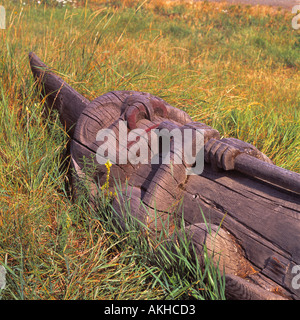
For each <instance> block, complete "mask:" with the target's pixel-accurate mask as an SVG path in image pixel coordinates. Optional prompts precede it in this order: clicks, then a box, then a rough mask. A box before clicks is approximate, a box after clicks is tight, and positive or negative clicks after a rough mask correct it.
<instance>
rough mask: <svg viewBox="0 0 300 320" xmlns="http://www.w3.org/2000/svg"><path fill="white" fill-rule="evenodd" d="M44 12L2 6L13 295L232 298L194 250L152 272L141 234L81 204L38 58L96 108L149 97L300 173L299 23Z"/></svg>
mask: <svg viewBox="0 0 300 320" xmlns="http://www.w3.org/2000/svg"><path fill="white" fill-rule="evenodd" d="M25 2H26V3H27V4H26V5H23V3H25ZM41 2H42V4H40V5H38V4H36V3H35V2H34V1H31V2H30V4H28V1H27V0H26V1H21V2H20V1H2V5H3V6H4V7H5V8H6V24H7V28H6V29H5V30H0V74H1V78H0V79H1V80H0V81H1V82H0V112H1V117H0V262H1V263H2V264H4V265H5V266H6V269H7V273H8V274H7V286H6V288H5V289H4V290H2V291H1V292H0V295H1V297H2V298H3V299H79V298H80V299H157V298H171V299H174V298H183V299H188V298H198V299H201V298H206V299H207V298H209V299H221V298H223V297H224V287H223V286H220V281H217V278H218V275H217V274H216V273H215V272H216V270H215V269H214V268H213V267H212V266H210V265H209V263H208V267H207V269H206V270H205V271H204V273H205V274H204V275H203V272H201V270H199V267H198V266H197V264H195V263H191V262H190V261H189V260H188V259H186V258H185V253H186V252H184V251H185V249H184V246H183V249H182V250H183V253H182V254H178V256H179V260H180V261H179V262H178V261H177V263H176V264H174V263H172V261H171V262H170V261H168V259H165V260H164V259H163V262H162V263H160V264H159V265H156V266H152V265H151V264H150V263H149V261H148V260H147V259H145V256H147V254H145V253H146V252H148V251H147V250H149V248H148V247H147V244H146V243H145V242H143V241H142V240H140V239H139V238H141V237H138V233H137V232H138V231H134V232H131V233H130V232H127V233H124V234H122V235H119V234H117V233H116V232H115V230H113V229H112V228H111V227H110V226H109V221H110V220H109V216H107V214H108V213H107V211H106V210H101V212H94V211H93V210H92V209H91V208H89V207H88V204H87V203H86V201H85V199H84V198H82V199H80V200H79V201H78V202H76V203H73V202H72V201H71V200H70V197H69V187H68V177H67V174H66V170H67V161H64V160H63V157H62V155H63V154H64V152H65V150H66V144H67V138H68V137H67V135H66V133H65V132H64V130H63V128H62V127H61V125H60V123H59V121H58V120H57V117H56V116H51V117H50V118H47V119H45V118H44V117H43V116H42V115H43V107H44V106H43V103H41V102H40V101H39V99H38V95H37V93H36V92H35V90H34V84H33V79H32V76H31V74H30V70H29V65H28V52H29V51H35V52H36V53H37V54H38V55H39V56H40V57H41V59H42V60H44V61H45V62H46V63H47V64H48V65H50V66H51V67H53V68H55V70H57V72H58V73H59V74H60V75H61V77H63V78H64V79H65V80H66V81H67V82H69V83H70V85H71V86H73V87H74V88H75V89H77V90H78V91H79V92H80V93H82V94H83V95H85V96H86V97H87V98H89V99H93V98H95V97H97V96H98V95H100V94H102V93H105V92H107V91H110V90H123V89H127V90H139V91H148V92H151V93H153V94H154V95H158V96H160V97H162V98H164V99H165V100H166V101H168V102H169V103H170V104H172V105H174V106H176V107H179V108H182V109H184V110H185V111H187V112H188V113H189V114H190V115H191V116H192V117H193V119H194V120H195V121H202V122H205V123H207V124H209V125H212V126H213V127H215V128H216V129H218V130H219V131H220V133H221V135H222V136H226V137H227V136H231V137H237V138H239V139H242V140H245V141H247V142H250V143H252V144H254V145H255V146H257V147H258V148H259V149H260V150H261V151H263V152H264V153H266V154H267V155H268V156H269V157H270V158H271V159H272V160H273V161H274V162H275V163H276V164H277V165H279V166H282V167H284V168H287V169H290V170H294V171H296V172H300V130H299V129H300V120H299V116H300V104H299V101H300V100H299V98H300V90H299V89H300V88H299V83H300V82H299V80H300V77H299V67H300V34H299V31H296V30H293V29H292V28H291V19H292V17H291V14H289V13H287V12H280V11H276V10H275V9H272V8H267V7H260V8H251V7H242V6H226V5H225V4H219V3H218V4H214V3H206V2H204V3H203V2H201V3H197V4H194V5H192V4H189V3H175V4H174V3H173V4H165V3H164V1H144V2H134V1H125V2H124V1H110V2H107V1H81V2H80V3H79V1H77V5H76V8H75V7H74V6H72V5H67V6H65V7H62V6H60V5H55V4H54V1H44V2H43V1H41ZM177 258H178V257H177ZM208 262H209V261H208ZM202 278H205V279H206V280H203V279H202ZM207 279H208V280H207ZM219 280H220V279H219Z"/></svg>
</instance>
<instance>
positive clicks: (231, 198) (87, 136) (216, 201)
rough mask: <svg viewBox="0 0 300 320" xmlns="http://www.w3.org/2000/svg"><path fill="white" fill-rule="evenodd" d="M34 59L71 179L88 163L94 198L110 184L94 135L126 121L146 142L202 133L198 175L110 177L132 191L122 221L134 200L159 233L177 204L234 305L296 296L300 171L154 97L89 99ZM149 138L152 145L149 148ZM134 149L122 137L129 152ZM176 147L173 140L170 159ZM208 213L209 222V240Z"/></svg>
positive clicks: (139, 169)
mask: <svg viewBox="0 0 300 320" xmlns="http://www.w3.org/2000/svg"><path fill="white" fill-rule="evenodd" d="M29 60H30V66H31V69H32V72H33V75H34V77H35V79H36V81H37V83H38V84H40V85H42V88H43V89H42V95H43V97H44V98H46V103H47V105H48V107H49V108H55V109H57V110H58V112H59V115H60V120H61V122H62V123H63V125H65V127H66V129H67V130H68V133H69V135H70V138H71V144H70V145H71V146H70V159H71V166H72V168H73V170H74V175H73V177H74V179H75V180H78V179H81V178H82V177H84V176H85V174H86V173H85V171H84V163H83V162H84V161H83V159H84V158H86V159H90V160H91V161H92V162H93V163H94V164H95V168H96V170H95V171H94V172H93V174H92V176H91V177H89V179H90V181H91V184H90V188H91V193H92V194H94V195H95V196H96V195H97V193H96V191H95V190H96V189H97V188H96V184H97V183H100V185H101V184H104V183H105V181H106V179H107V168H106V166H105V164H104V162H102V163H99V161H97V160H96V158H97V157H95V156H97V152H98V150H99V147H101V145H103V144H104V141H103V140H99V139H97V134H98V133H99V131H100V130H103V129H110V132H112V133H113V135H114V137H119V138H117V140H118V139H119V140H120V139H122V137H121V135H120V131H121V129H122V130H124V128H121V127H120V123H121V122H122V121H123V123H126V125H127V127H126V130H125V131H126V132H125V134H127V133H130V132H133V131H134V130H136V129H143V132H144V138H149V139H150V140H151V134H150V132H151V130H152V129H158V130H162V129H168V130H172V129H177V130H179V131H180V132H183V129H191V130H192V136H191V139H190V140H191V141H194V140H195V134H194V133H195V132H196V131H197V130H201V132H202V134H203V140H204V141H203V146H204V147H203V148H202V149H203V150H204V151H203V153H204V154H203V155H204V160H205V162H204V169H203V172H201V173H200V174H194V175H193V174H187V172H188V170H189V169H192V168H193V165H194V166H195V163H194V164H191V163H187V162H185V161H182V163H176V164H174V163H172V161H170V163H155V164H154V163H140V162H138V163H132V162H128V161H127V163H126V162H124V163H123V162H122V164H120V163H115V164H113V165H112V167H111V172H110V177H109V179H110V182H111V183H110V186H111V188H112V189H113V188H114V185H113V182H114V181H115V180H114V179H118V181H120V183H121V185H122V184H124V185H125V184H126V183H127V189H126V190H125V189H124V190H123V191H122V194H121V195H119V197H116V198H115V199H114V200H113V207H114V208H115V210H116V212H118V213H120V214H119V215H116V217H115V218H116V219H120V220H122V219H123V218H124V217H123V216H122V212H123V206H124V203H125V200H126V201H127V200H129V203H130V209H131V210H130V211H131V214H132V215H134V216H135V217H136V218H137V219H138V220H139V221H141V223H143V224H147V225H148V226H150V229H153V230H154V229H155V230H161V229H162V228H163V224H164V221H167V220H168V219H170V216H171V212H172V213H174V212H176V208H177V207H176V206H178V204H179V203H181V206H182V207H183V210H182V211H181V210H178V211H177V215H178V216H179V217H180V215H181V214H182V213H181V212H184V221H185V226H186V232H187V234H189V236H190V238H191V241H192V242H193V244H194V246H195V247H196V250H197V253H198V255H199V261H202V260H201V259H202V256H201V255H202V254H203V246H204V245H206V246H207V249H208V250H211V252H212V251H213V252H214V254H216V253H217V254H216V257H218V258H219V259H220V263H221V266H222V265H223V266H224V268H225V269H224V270H225V280H226V297H227V298H228V299H249V300H250V299H299V298H300V276H299V274H300V175H299V174H297V173H295V172H291V171H288V170H284V169H282V168H279V167H277V166H275V165H274V164H273V163H272V162H271V160H270V159H269V158H268V157H267V156H265V155H264V154H263V153H261V152H260V151H259V150H257V149H256V148H255V147H254V146H252V145H250V144H248V143H246V142H243V141H240V140H238V139H233V138H226V139H220V135H219V132H218V131H217V130H215V129H213V128H211V127H209V126H207V125H205V124H203V123H197V122H193V121H192V120H191V118H190V117H189V115H188V114H187V113H185V112H184V111H182V110H179V109H177V108H174V107H172V106H171V105H169V104H168V103H167V102H165V101H164V100H162V99H160V98H158V97H155V96H152V95H151V94H148V93H143V92H134V91H114V92H109V93H106V94H104V95H102V96H100V97H98V98H96V99H95V100H93V101H91V102H90V101H89V100H88V99H86V98H85V97H83V96H82V95H80V94H79V93H78V92H76V91H75V90H74V89H73V88H71V87H70V86H69V85H68V84H67V83H65V82H64V81H63V80H62V79H61V78H59V77H58V76H57V75H55V74H54V73H53V72H52V71H51V70H50V69H49V68H48V67H47V66H46V65H45V64H44V63H43V62H42V61H41V60H40V59H39V58H38V57H37V56H36V55H35V54H34V53H30V54H29ZM125 121H126V122H125ZM179 131H177V132H179ZM122 134H123V133H122ZM141 137H142V136H141ZM141 137H140V138H141ZM150 140H146V143H148V145H149V141H150ZM136 141H137V140H136ZM119 142H120V141H119ZM134 143H135V142H134V141H133V142H129V143H128V144H127V141H126V146H125V147H126V148H125V150H127V151H128V150H129V149H130V148H131V147H132V145H133V144H134ZM114 148H115V153H116V154H117V155H119V156H121V155H122V153H123V152H124V146H122V148H123V149H122V148H121V146H120V144H119V143H118V141H117V143H116V144H114ZM174 150H175V149H174V144H173V148H172V146H171V147H170V153H169V154H170V155H171V159H174V154H175V151H174ZM158 153H159V151H158ZM136 154H137V153H136ZM159 156H161V155H160V154H159ZM172 156H173V158H172ZM91 201H92V200H91ZM141 204H142V205H141ZM155 215H159V219H157V218H156V217H154V216H155ZM204 217H205V218H206V220H207V221H209V223H210V224H211V225H210V226H211V231H210V234H209V233H208V230H207V227H206V224H205V223H204ZM174 219H176V215H175V218H174ZM120 223H121V224H122V221H120ZM220 226H221V227H220ZM298 282H299V283H298Z"/></svg>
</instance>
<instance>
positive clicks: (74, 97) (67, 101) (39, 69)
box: [29, 52, 89, 135]
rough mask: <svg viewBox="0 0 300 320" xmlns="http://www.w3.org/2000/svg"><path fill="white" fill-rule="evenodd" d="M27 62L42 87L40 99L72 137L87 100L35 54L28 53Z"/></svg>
mask: <svg viewBox="0 0 300 320" xmlns="http://www.w3.org/2000/svg"><path fill="white" fill-rule="evenodd" d="M29 62H30V66H31V70H32V73H33V75H34V77H35V79H36V80H37V83H38V84H39V85H42V88H41V93H42V97H45V98H46V102H47V105H48V108H49V109H52V107H53V108H54V109H57V110H58V112H59V115H60V120H61V122H62V124H63V125H65V126H66V130H67V131H68V133H69V134H70V135H73V132H74V129H75V124H76V122H77V120H78V118H79V116H80V114H81V112H82V111H83V110H84V109H85V108H86V107H87V105H88V104H89V100H88V99H86V98H85V97H84V96H82V95H81V94H79V93H78V92H77V91H76V90H74V89H73V88H72V87H70V86H69V85H68V84H67V83H66V82H65V81H63V80H62V79H61V78H60V77H58V76H57V75H55V74H54V73H53V72H52V71H51V70H50V69H49V68H48V67H47V66H46V65H45V64H44V63H43V62H42V61H41V60H40V59H39V58H38V57H37V55H36V54H35V53H33V52H30V53H29Z"/></svg>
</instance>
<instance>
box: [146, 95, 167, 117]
mask: <svg viewBox="0 0 300 320" xmlns="http://www.w3.org/2000/svg"><path fill="white" fill-rule="evenodd" d="M150 103H151V107H152V109H153V112H154V114H155V115H158V116H160V117H162V118H168V110H167V108H166V106H165V104H164V103H163V102H161V101H159V100H156V99H151V100H150Z"/></svg>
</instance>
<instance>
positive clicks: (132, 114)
mask: <svg viewBox="0 0 300 320" xmlns="http://www.w3.org/2000/svg"><path fill="white" fill-rule="evenodd" d="M149 118H151V116H150V114H149V113H148V112H147V110H146V107H145V106H144V105H143V104H141V103H138V104H135V105H133V106H130V107H129V108H128V109H127V111H126V112H125V120H126V121H127V126H128V129H130V130H133V129H136V128H137V123H138V121H140V120H141V119H149ZM149 120H151V119H149Z"/></svg>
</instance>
